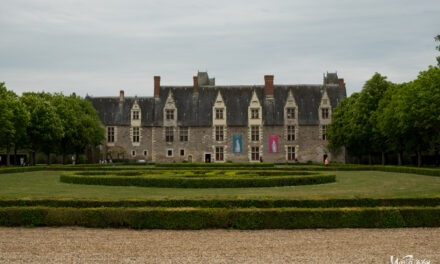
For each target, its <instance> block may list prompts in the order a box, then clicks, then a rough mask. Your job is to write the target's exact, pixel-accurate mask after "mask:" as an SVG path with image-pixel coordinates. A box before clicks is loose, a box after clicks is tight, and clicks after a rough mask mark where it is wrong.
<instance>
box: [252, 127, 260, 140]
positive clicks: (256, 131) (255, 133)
mask: <svg viewBox="0 0 440 264" xmlns="http://www.w3.org/2000/svg"><path fill="white" fill-rule="evenodd" d="M251 141H260V126H251Z"/></svg>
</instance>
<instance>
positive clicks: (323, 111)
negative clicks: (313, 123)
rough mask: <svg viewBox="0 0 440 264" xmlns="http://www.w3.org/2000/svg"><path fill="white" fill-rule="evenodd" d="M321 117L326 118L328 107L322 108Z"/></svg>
mask: <svg viewBox="0 0 440 264" xmlns="http://www.w3.org/2000/svg"><path fill="white" fill-rule="evenodd" d="M321 111H322V119H328V108H322V109H321Z"/></svg>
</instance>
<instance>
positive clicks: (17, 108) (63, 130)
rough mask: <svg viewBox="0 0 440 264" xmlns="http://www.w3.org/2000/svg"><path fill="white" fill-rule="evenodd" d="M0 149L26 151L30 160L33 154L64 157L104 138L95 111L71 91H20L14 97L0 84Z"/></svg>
mask: <svg viewBox="0 0 440 264" xmlns="http://www.w3.org/2000/svg"><path fill="white" fill-rule="evenodd" d="M0 124H1V125H0V150H2V149H3V150H5V151H6V154H7V158H6V162H7V165H10V154H11V152H12V151H14V153H17V151H18V150H28V151H29V153H30V155H29V157H30V163H31V164H35V153H36V152H42V153H44V154H46V161H47V163H50V159H49V155H50V153H57V154H61V155H63V157H64V158H63V160H64V162H66V161H67V158H66V157H67V156H68V155H72V154H76V156H77V157H78V156H79V154H81V153H84V151H85V149H86V147H95V146H97V145H99V144H100V143H101V142H102V140H104V139H105V137H104V135H105V134H104V133H105V131H104V129H103V128H102V126H101V124H100V121H99V118H98V114H97V112H96V110H95V109H94V108H93V107H92V105H91V104H90V102H88V101H87V100H85V99H84V98H81V97H79V96H76V95H75V94H72V95H70V96H64V95H62V94H49V93H44V92H42V93H23V95H22V96H20V97H19V96H17V95H16V94H15V93H14V92H12V91H9V90H7V89H6V87H5V84H4V83H0Z"/></svg>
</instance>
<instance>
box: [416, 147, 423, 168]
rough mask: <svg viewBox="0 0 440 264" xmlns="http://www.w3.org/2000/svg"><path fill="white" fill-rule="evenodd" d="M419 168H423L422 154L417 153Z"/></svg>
mask: <svg viewBox="0 0 440 264" xmlns="http://www.w3.org/2000/svg"><path fill="white" fill-rule="evenodd" d="M417 167H422V152H421V151H420V150H418V151H417Z"/></svg>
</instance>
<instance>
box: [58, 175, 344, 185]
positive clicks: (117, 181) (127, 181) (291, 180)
mask: <svg viewBox="0 0 440 264" xmlns="http://www.w3.org/2000/svg"><path fill="white" fill-rule="evenodd" d="M60 181H61V182H64V183H74V184H88V185H110V186H141V187H161V188H246V187H274V186H295V185H309V184H322V183H329V182H335V181H336V176H335V175H312V176H281V177H275V176H273V177H268V178H263V177H262V178H259V177H253V178H234V177H229V178H227V177H223V178H221V177H215V176H213V177H204V178H184V177H165V176H164V177H144V176H134V177H133V176H119V177H118V176H111V175H110V176H106V175H102V176H101V175H100V176H81V175H73V174H66V173H65V174H62V175H60Z"/></svg>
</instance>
